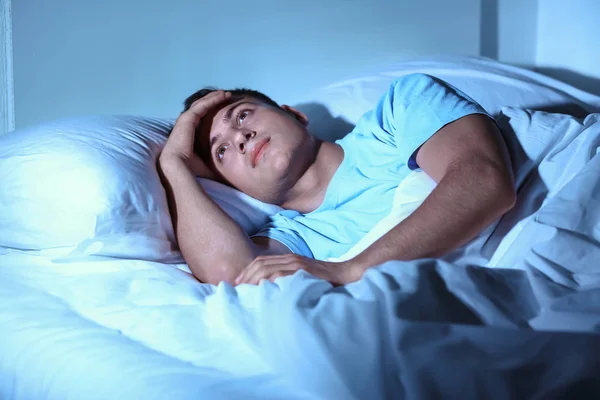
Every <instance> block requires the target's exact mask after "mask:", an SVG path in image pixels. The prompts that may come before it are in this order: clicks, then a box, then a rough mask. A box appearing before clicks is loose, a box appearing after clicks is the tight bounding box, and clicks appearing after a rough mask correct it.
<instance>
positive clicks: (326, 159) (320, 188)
mask: <svg viewBox="0 0 600 400" xmlns="http://www.w3.org/2000/svg"><path fill="white" fill-rule="evenodd" d="M315 152H316V155H315V158H314V161H313V162H312V163H311V165H310V166H309V167H308V169H307V170H306V172H305V173H304V174H303V175H302V177H301V178H300V179H299V180H298V181H297V182H296V184H295V185H294V187H292V189H291V190H290V192H289V196H288V200H286V201H285V202H284V203H283V205H282V207H283V208H285V209H290V210H296V211H298V212H301V213H303V214H307V213H309V212H312V211H314V210H316V209H317V208H318V207H319V206H320V205H321V204H322V203H323V200H324V199H325V194H326V192H327V188H328V187H329V184H330V183H331V179H332V178H333V175H334V174H335V172H336V171H337V169H338V168H339V166H340V164H341V163H342V160H343V159H344V150H343V149H342V147H341V146H340V145H338V144H335V143H330V142H323V141H321V140H318V139H317V140H316V142H315Z"/></svg>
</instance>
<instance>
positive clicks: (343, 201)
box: [255, 74, 486, 260]
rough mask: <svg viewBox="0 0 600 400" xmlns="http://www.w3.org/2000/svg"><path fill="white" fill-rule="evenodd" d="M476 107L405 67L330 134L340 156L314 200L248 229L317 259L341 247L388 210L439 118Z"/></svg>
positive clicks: (452, 90)
mask: <svg viewBox="0 0 600 400" xmlns="http://www.w3.org/2000/svg"><path fill="white" fill-rule="evenodd" d="M476 113H481V114H486V112H485V111H484V110H483V108H482V107H481V106H480V105H478V104H477V103H475V102H474V101H473V100H472V99H471V98H469V97H468V96H467V95H465V94H464V93H462V92H461V91H459V90H458V89H456V88H454V87H452V86H449V85H448V84H446V83H444V82H442V81H439V80H437V79H436V78H433V77H430V76H428V75H424V74H413V75H407V76H403V77H400V78H398V79H396V80H395V81H393V82H392V84H391V86H390V88H389V90H388V91H387V93H385V94H384V95H383V96H382V98H381V99H380V100H379V102H378V104H377V106H376V107H375V108H374V109H373V110H371V111H369V112H367V113H366V114H365V115H363V116H362V117H361V119H360V120H359V121H358V123H357V124H356V127H355V128H354V129H353V130H352V132H350V133H349V134H348V135H346V136H345V137H344V138H343V139H340V140H338V141H337V142H336V143H338V144H339V145H340V146H341V147H342V149H343V150H344V159H343V161H342V163H341V164H340V166H339V167H338V169H337V171H336V172H335V174H334V175H333V178H332V179H331V182H330V183H329V186H328V188H327V191H326V193H325V199H324V200H323V203H322V204H321V206H319V208H317V209H316V210H314V211H312V212H310V213H308V214H301V213H299V212H297V211H293V210H284V211H281V212H279V213H278V214H276V215H274V216H272V217H271V220H270V222H269V223H268V224H267V225H266V226H265V227H264V228H262V229H261V230H260V231H259V232H258V233H257V234H256V235H255V236H267V237H269V238H272V239H275V240H277V241H279V242H281V243H283V244H284V245H285V246H287V247H288V248H289V249H290V251H292V252H293V253H296V254H300V255H303V256H306V257H311V258H315V259H318V260H324V259H327V258H330V257H339V256H341V255H343V254H344V253H346V252H347V251H348V250H349V249H350V248H351V247H352V246H354V245H355V244H356V243H357V242H358V241H359V240H360V239H361V238H362V237H363V236H364V235H365V234H367V232H369V230H370V229H371V228H372V227H373V226H374V225H375V224H376V223H377V222H379V221H380V220H381V219H382V218H383V217H385V216H386V215H387V214H389V212H390V210H391V207H392V201H393V199H394V193H395V190H396V188H397V187H398V185H399V184H400V182H401V181H402V180H403V179H404V178H406V176H407V175H408V174H409V173H410V172H411V170H415V169H418V168H419V166H418V165H417V163H416V151H417V150H418V148H419V147H420V146H421V145H422V144H423V143H425V142H426V141H427V139H429V138H430V137H431V136H433V135H434V134H435V133H436V132H437V131H438V130H439V129H440V128H442V127H443V126H444V125H446V124H449V123H450V122H452V121H455V120H457V119H459V118H461V117H464V116H466V115H469V114H476Z"/></svg>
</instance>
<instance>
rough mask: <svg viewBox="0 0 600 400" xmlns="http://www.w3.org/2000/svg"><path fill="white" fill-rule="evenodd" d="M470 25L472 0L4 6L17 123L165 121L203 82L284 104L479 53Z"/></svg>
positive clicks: (71, 0)
mask: <svg viewBox="0 0 600 400" xmlns="http://www.w3.org/2000/svg"><path fill="white" fill-rule="evenodd" d="M432 10H435V12H432ZM479 16H480V0H453V1H452V2H448V1H445V0H420V1H414V0H396V1H394V0H389V1H385V0H379V1H370V0H327V1H323V0H304V1H293V2H292V1H287V2H284V1H281V0H255V1H253V2H250V3H248V2H245V1H241V0H230V1H227V2H223V1H218V0H204V1H201V2H200V1H193V0H176V1H175V0H174V1H167V0H162V1H160V0H155V1H152V0H145V1H144V0H128V1H121V0H105V1H96V2H92V1H80V0H53V1H48V0H13V37H14V75H15V109H16V124H17V128H19V127H23V126H26V125H30V124H34V123H37V122H40V121H44V120H49V119H53V118H57V117H62V116H68V115H81V114H112V113H119V114H139V115H148V116H158V117H173V116H176V115H177V114H178V112H179V111H180V109H181V102H182V101H183V99H184V98H185V97H186V96H188V95H189V94H191V92H193V91H195V90H197V89H198V88H200V87H202V86H205V85H217V86H221V87H232V86H238V85H247V86H251V87H254V88H258V89H259V90H263V91H265V92H266V93H268V94H270V95H272V96H273V97H274V99H275V100H277V101H280V102H284V103H292V104H293V103H294V102H295V99H297V98H299V97H300V95H301V94H304V93H306V92H307V91H308V90H310V89H313V88H317V87H319V86H322V85H324V84H327V83H330V82H332V81H335V80H338V79H343V78H345V77H351V76H354V75H356V74H358V73H360V72H361V71H363V70H367V69H369V68H371V67H374V66H376V65H381V64H382V63H389V62H397V61H401V60H404V59H407V58H412V57H416V56H425V55H433V54H440V53H443V54H463V55H478V54H479V51H480V35H479V32H480V19H479Z"/></svg>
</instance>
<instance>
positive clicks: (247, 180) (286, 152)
mask: <svg viewBox="0 0 600 400" xmlns="http://www.w3.org/2000/svg"><path fill="white" fill-rule="evenodd" d="M282 107H283V108H284V109H282V108H276V107H273V106H270V105H267V104H265V103H263V102H261V101H260V100H256V99H253V98H250V97H243V98H241V99H239V98H237V99H234V100H233V101H230V102H228V103H225V104H224V105H219V106H217V107H216V108H215V109H214V110H211V112H209V113H208V114H207V115H206V116H205V117H204V118H203V119H202V122H201V124H200V129H199V132H198V134H199V138H197V140H198V139H199V140H200V143H199V144H200V146H201V155H202V158H203V159H204V160H205V162H206V163H207V164H208V166H209V167H210V168H211V169H212V170H213V171H214V172H215V173H216V174H217V176H219V177H220V178H222V179H223V180H224V181H226V182H227V183H229V184H230V185H231V186H233V187H235V188H236V189H238V190H240V191H242V192H244V193H246V194H248V195H250V196H252V197H254V198H257V199H259V200H262V201H265V202H269V203H274V204H281V203H282V201H283V200H284V199H283V198H282V195H284V194H285V193H286V191H287V190H289V189H290V188H291V187H293V185H294V184H295V183H296V182H297V180H298V179H299V178H300V177H301V176H302V174H303V173H304V171H306V169H307V168H308V166H309V165H310V162H311V145H310V143H311V140H310V135H309V133H308V131H307V130H306V124H307V120H306V116H305V115H304V114H302V113H300V112H299V111H297V110H295V109H293V108H291V107H288V106H282Z"/></svg>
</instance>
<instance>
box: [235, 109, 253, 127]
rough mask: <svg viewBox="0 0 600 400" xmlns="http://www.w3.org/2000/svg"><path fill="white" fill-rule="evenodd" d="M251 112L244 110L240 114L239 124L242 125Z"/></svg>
mask: <svg viewBox="0 0 600 400" xmlns="http://www.w3.org/2000/svg"><path fill="white" fill-rule="evenodd" d="M248 114H250V111H248V110H244V111H242V112H241V113H239V114H238V124H239V125H241V124H242V122H243V121H244V120H245V119H246V117H247V116H248Z"/></svg>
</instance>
